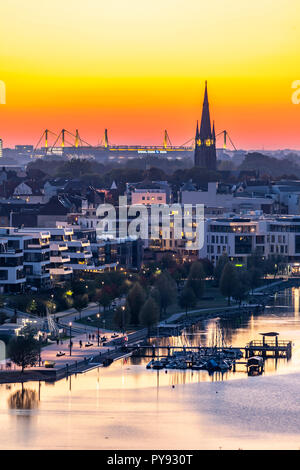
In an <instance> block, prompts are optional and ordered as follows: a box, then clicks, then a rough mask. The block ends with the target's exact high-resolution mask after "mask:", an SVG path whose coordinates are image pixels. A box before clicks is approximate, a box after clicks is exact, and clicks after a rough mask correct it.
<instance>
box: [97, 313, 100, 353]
mask: <svg viewBox="0 0 300 470" xmlns="http://www.w3.org/2000/svg"><path fill="white" fill-rule="evenodd" d="M99 319H100V313H97V329H98V347H99V346H100V335H99Z"/></svg>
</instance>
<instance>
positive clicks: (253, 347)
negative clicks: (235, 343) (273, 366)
mask: <svg viewBox="0 0 300 470" xmlns="http://www.w3.org/2000/svg"><path fill="white" fill-rule="evenodd" d="M261 335H262V340H260V341H250V343H248V344H247V346H246V347H245V357H246V358H249V357H252V356H262V357H263V358H265V359H267V358H276V359H277V358H286V359H290V358H291V357H292V341H284V340H278V335H279V333H275V332H270V333H261ZM269 338H272V339H269Z"/></svg>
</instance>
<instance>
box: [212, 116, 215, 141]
mask: <svg viewBox="0 0 300 470" xmlns="http://www.w3.org/2000/svg"><path fill="white" fill-rule="evenodd" d="M212 140H213V142H214V144H215V143H216V132H215V121H213V128H212Z"/></svg>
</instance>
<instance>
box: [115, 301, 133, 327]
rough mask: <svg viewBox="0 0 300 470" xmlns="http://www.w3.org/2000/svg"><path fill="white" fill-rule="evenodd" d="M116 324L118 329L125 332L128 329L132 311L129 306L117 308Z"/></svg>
mask: <svg viewBox="0 0 300 470" xmlns="http://www.w3.org/2000/svg"><path fill="white" fill-rule="evenodd" d="M114 324H115V325H116V327H117V328H119V329H120V330H122V331H125V329H126V327H127V326H128V325H129V324H130V310H129V308H128V306H126V307H124V306H123V307H120V306H119V307H117V308H116V311H115V314H114Z"/></svg>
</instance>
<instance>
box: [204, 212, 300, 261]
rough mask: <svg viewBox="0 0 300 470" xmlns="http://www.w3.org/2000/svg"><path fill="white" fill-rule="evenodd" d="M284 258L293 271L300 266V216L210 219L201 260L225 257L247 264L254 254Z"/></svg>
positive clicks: (205, 229) (205, 224) (205, 223)
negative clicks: (294, 267)
mask: <svg viewBox="0 0 300 470" xmlns="http://www.w3.org/2000/svg"><path fill="white" fill-rule="evenodd" d="M254 252H256V253H259V254H261V256H262V257H266V258H268V257H269V256H273V255H280V256H281V257H282V258H283V259H284V260H285V262H286V265H287V266H288V267H289V268H291V269H292V268H293V266H297V264H299V266H300V217H294V216H278V217H275V216H274V217H272V216H268V217H264V216H249V217H228V218H224V217H222V218H217V219H206V220H205V222H204V246H203V247H202V248H201V249H200V250H199V257H200V258H208V259H210V260H211V261H212V262H213V263H216V262H217V261H218V259H219V257H220V256H222V254H224V253H226V254H227V255H228V256H229V258H230V259H231V260H232V261H234V262H236V263H239V264H243V265H246V264H247V258H248V257H249V256H250V255H251V253H254Z"/></svg>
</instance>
